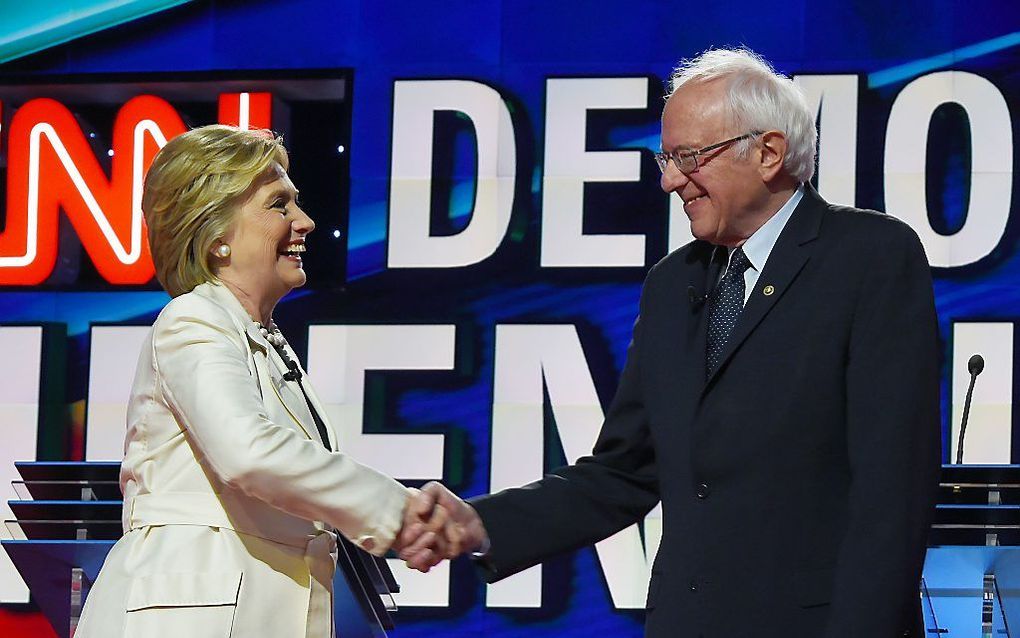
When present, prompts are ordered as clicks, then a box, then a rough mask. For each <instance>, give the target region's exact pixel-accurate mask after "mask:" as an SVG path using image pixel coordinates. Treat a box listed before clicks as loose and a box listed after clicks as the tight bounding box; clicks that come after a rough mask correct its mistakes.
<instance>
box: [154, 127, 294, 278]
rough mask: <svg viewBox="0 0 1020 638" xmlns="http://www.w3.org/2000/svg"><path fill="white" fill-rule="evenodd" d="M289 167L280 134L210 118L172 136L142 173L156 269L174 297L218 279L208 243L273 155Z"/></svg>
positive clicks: (220, 231)
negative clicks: (213, 122)
mask: <svg viewBox="0 0 1020 638" xmlns="http://www.w3.org/2000/svg"><path fill="white" fill-rule="evenodd" d="M274 162H275V163H278V164H280V165H281V166H282V167H283V168H284V169H285V170H286V169H287V149H285V148H284V146H283V138H281V137H279V136H277V135H276V134H275V133H273V132H272V131H266V130H254V131H246V130H242V129H239V128H237V127H234V126H225V125H222V124H212V125H209V126H201V127H199V128H196V129H192V130H190V131H188V132H187V133H184V134H182V135H178V136H177V137H175V138H173V139H172V140H170V141H169V142H168V143H167V145H166V146H164V147H163V149H162V150H161V151H160V152H159V153H158V154H157V155H156V157H155V159H153V161H152V166H150V167H149V172H148V173H147V174H146V176H145V188H144V190H143V192H142V211H143V212H144V213H145V223H146V224H147V225H148V228H149V246H150V248H151V249H152V261H153V262H154V264H155V266H156V277H157V278H158V279H159V283H161V284H163V288H165V289H166V291H167V292H168V293H170V296H171V297H176V296H178V295H183V294H184V293H186V292H190V291H191V290H192V289H193V288H194V287H195V286H197V285H199V284H201V283H205V282H208V281H217V277H216V272H215V269H214V268H213V266H212V265H211V264H210V259H211V257H212V253H211V251H212V248H213V245H214V244H215V243H216V241H217V240H218V239H220V238H221V237H223V236H224V235H226V234H227V231H228V230H229V228H230V226H231V224H232V223H233V221H234V217H235V215H236V214H237V210H238V207H239V204H241V203H242V202H243V201H244V200H245V198H246V197H247V195H248V194H249V190H250V189H251V188H252V187H253V186H257V183H258V182H259V178H260V177H262V175H264V174H265V173H266V171H268V170H269V169H270V167H272V165H273V163H274Z"/></svg>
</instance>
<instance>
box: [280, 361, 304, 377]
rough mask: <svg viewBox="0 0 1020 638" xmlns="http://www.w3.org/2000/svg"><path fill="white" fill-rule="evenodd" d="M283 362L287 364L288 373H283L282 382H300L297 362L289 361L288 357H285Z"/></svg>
mask: <svg viewBox="0 0 1020 638" xmlns="http://www.w3.org/2000/svg"><path fill="white" fill-rule="evenodd" d="M283 362H284V363H286V364H287V369H288V370H290V372H285V373H284V375H283V380H284V381H300V380H301V371H300V370H298V367H297V362H296V361H294V360H293V359H291V358H290V357H287V358H286V359H284V360H283Z"/></svg>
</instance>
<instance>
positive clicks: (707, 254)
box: [684, 242, 726, 388]
mask: <svg viewBox="0 0 1020 638" xmlns="http://www.w3.org/2000/svg"><path fill="white" fill-rule="evenodd" d="M698 243H699V245H698V246H697V247H696V248H695V249H694V250H692V251H691V267H690V268H689V269H688V281H687V289H686V290H685V291H684V295H685V297H687V299H686V302H687V303H686V306H687V309H688V318H687V322H686V323H687V334H686V335H685V337H686V341H687V343H686V348H685V349H684V352H686V353H688V356H687V359H688V364H687V366H686V369H687V380H686V381H687V382H686V383H685V387H691V388H700V387H701V386H702V384H703V382H704V379H705V348H706V347H707V343H708V301H707V299H708V295H709V294H710V293H711V292H712V290H713V289H714V288H715V286H716V283H717V282H718V281H719V273H721V272H722V264H723V263H724V262H723V261H721V260H720V259H713V257H718V256H719V254H722V255H725V254H726V251H725V249H723V248H720V249H719V252H718V253H717V252H716V247H715V246H713V245H712V244H709V243H708V242H698ZM690 293H693V294H690ZM690 353H693V354H694V356H690Z"/></svg>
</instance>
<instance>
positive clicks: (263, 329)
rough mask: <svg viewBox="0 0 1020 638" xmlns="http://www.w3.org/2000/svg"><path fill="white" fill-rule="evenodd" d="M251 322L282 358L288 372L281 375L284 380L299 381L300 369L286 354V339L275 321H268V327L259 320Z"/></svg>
mask: <svg viewBox="0 0 1020 638" xmlns="http://www.w3.org/2000/svg"><path fill="white" fill-rule="evenodd" d="M252 323H254V324H255V325H256V326H257V327H258V329H259V332H260V333H262V337H263V338H264V339H265V340H266V341H268V342H269V343H270V344H271V345H272V346H273V349H274V350H276V354H278V355H280V358H281V359H283V363H284V365H286V366H287V369H288V370H289V372H287V373H286V374H284V375H283V378H284V380H285V381H298V382H300V381H301V370H300V369H299V368H298V364H297V362H296V361H294V360H293V359H291V358H290V355H289V354H287V349H286V348H285V347H284V346H285V345H287V340H286V339H285V338H284V337H283V333H282V332H280V328H279V327H277V325H276V322H274V321H270V322H269V326H268V327H267V326H265V325H263V324H262V322H259V321H254V320H253V321H252Z"/></svg>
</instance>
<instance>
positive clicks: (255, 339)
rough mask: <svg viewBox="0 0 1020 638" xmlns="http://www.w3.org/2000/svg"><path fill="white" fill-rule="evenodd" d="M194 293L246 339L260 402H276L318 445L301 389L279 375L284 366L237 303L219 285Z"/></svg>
mask: <svg viewBox="0 0 1020 638" xmlns="http://www.w3.org/2000/svg"><path fill="white" fill-rule="evenodd" d="M195 292H197V293H199V294H201V295H203V296H205V297H208V298H210V299H212V300H214V301H216V302H217V303H218V304H219V305H220V306H222V307H223V308H225V309H226V310H227V311H228V312H229V313H230V315H231V318H232V319H233V321H234V325H235V327H236V328H237V329H238V331H239V332H241V333H243V334H244V336H245V337H247V339H248V349H249V351H250V352H251V358H252V360H253V361H254V365H255V371H256V373H257V375H258V384H259V388H260V390H261V392H262V401H263V402H264V403H268V402H270V401H274V400H275V401H276V402H278V403H279V405H280V406H281V407H283V409H284V411H285V412H286V413H287V414H288V415H289V416H290V418H291V419H292V420H293V421H294V424H295V425H297V427H298V429H300V430H301V431H302V432H303V433H304V434H305V436H307V437H308V438H310V439H311V440H313V441H318V442H319V443H322V438H321V437H320V436H319V431H318V428H316V427H315V420H314V419H313V418H312V413H311V412H309V410H308V405H307V404H306V403H305V400H304V397H302V396H301V390H300V389H298V388H297V387H296V386H294V384H292V383H289V382H287V381H285V380H284V379H283V375H284V374H286V373H287V372H288V370H287V366H286V365H285V364H284V363H283V359H281V358H280V355H279V354H278V353H277V352H276V349H275V348H273V347H272V346H271V345H270V344H269V342H268V341H267V340H266V338H265V337H264V336H262V332H261V331H260V330H259V328H258V326H257V325H256V324H255V322H254V321H252V320H251V318H250V317H249V316H248V313H247V312H246V311H245V309H244V308H243V307H242V306H241V302H239V301H238V300H237V298H236V297H234V294H233V293H232V292H230V291H229V290H227V288H226V287H225V286H222V285H217V284H211V283H206V284H200V285H199V286H197V287H196V288H195ZM288 353H289V354H290V356H291V357H292V358H294V360H295V361H296V360H297V357H296V356H295V355H294V351H293V350H288ZM267 386H268V387H267ZM292 386H293V387H292ZM267 408H268V405H267ZM320 414H321V413H320ZM333 449H336V448H333Z"/></svg>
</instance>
